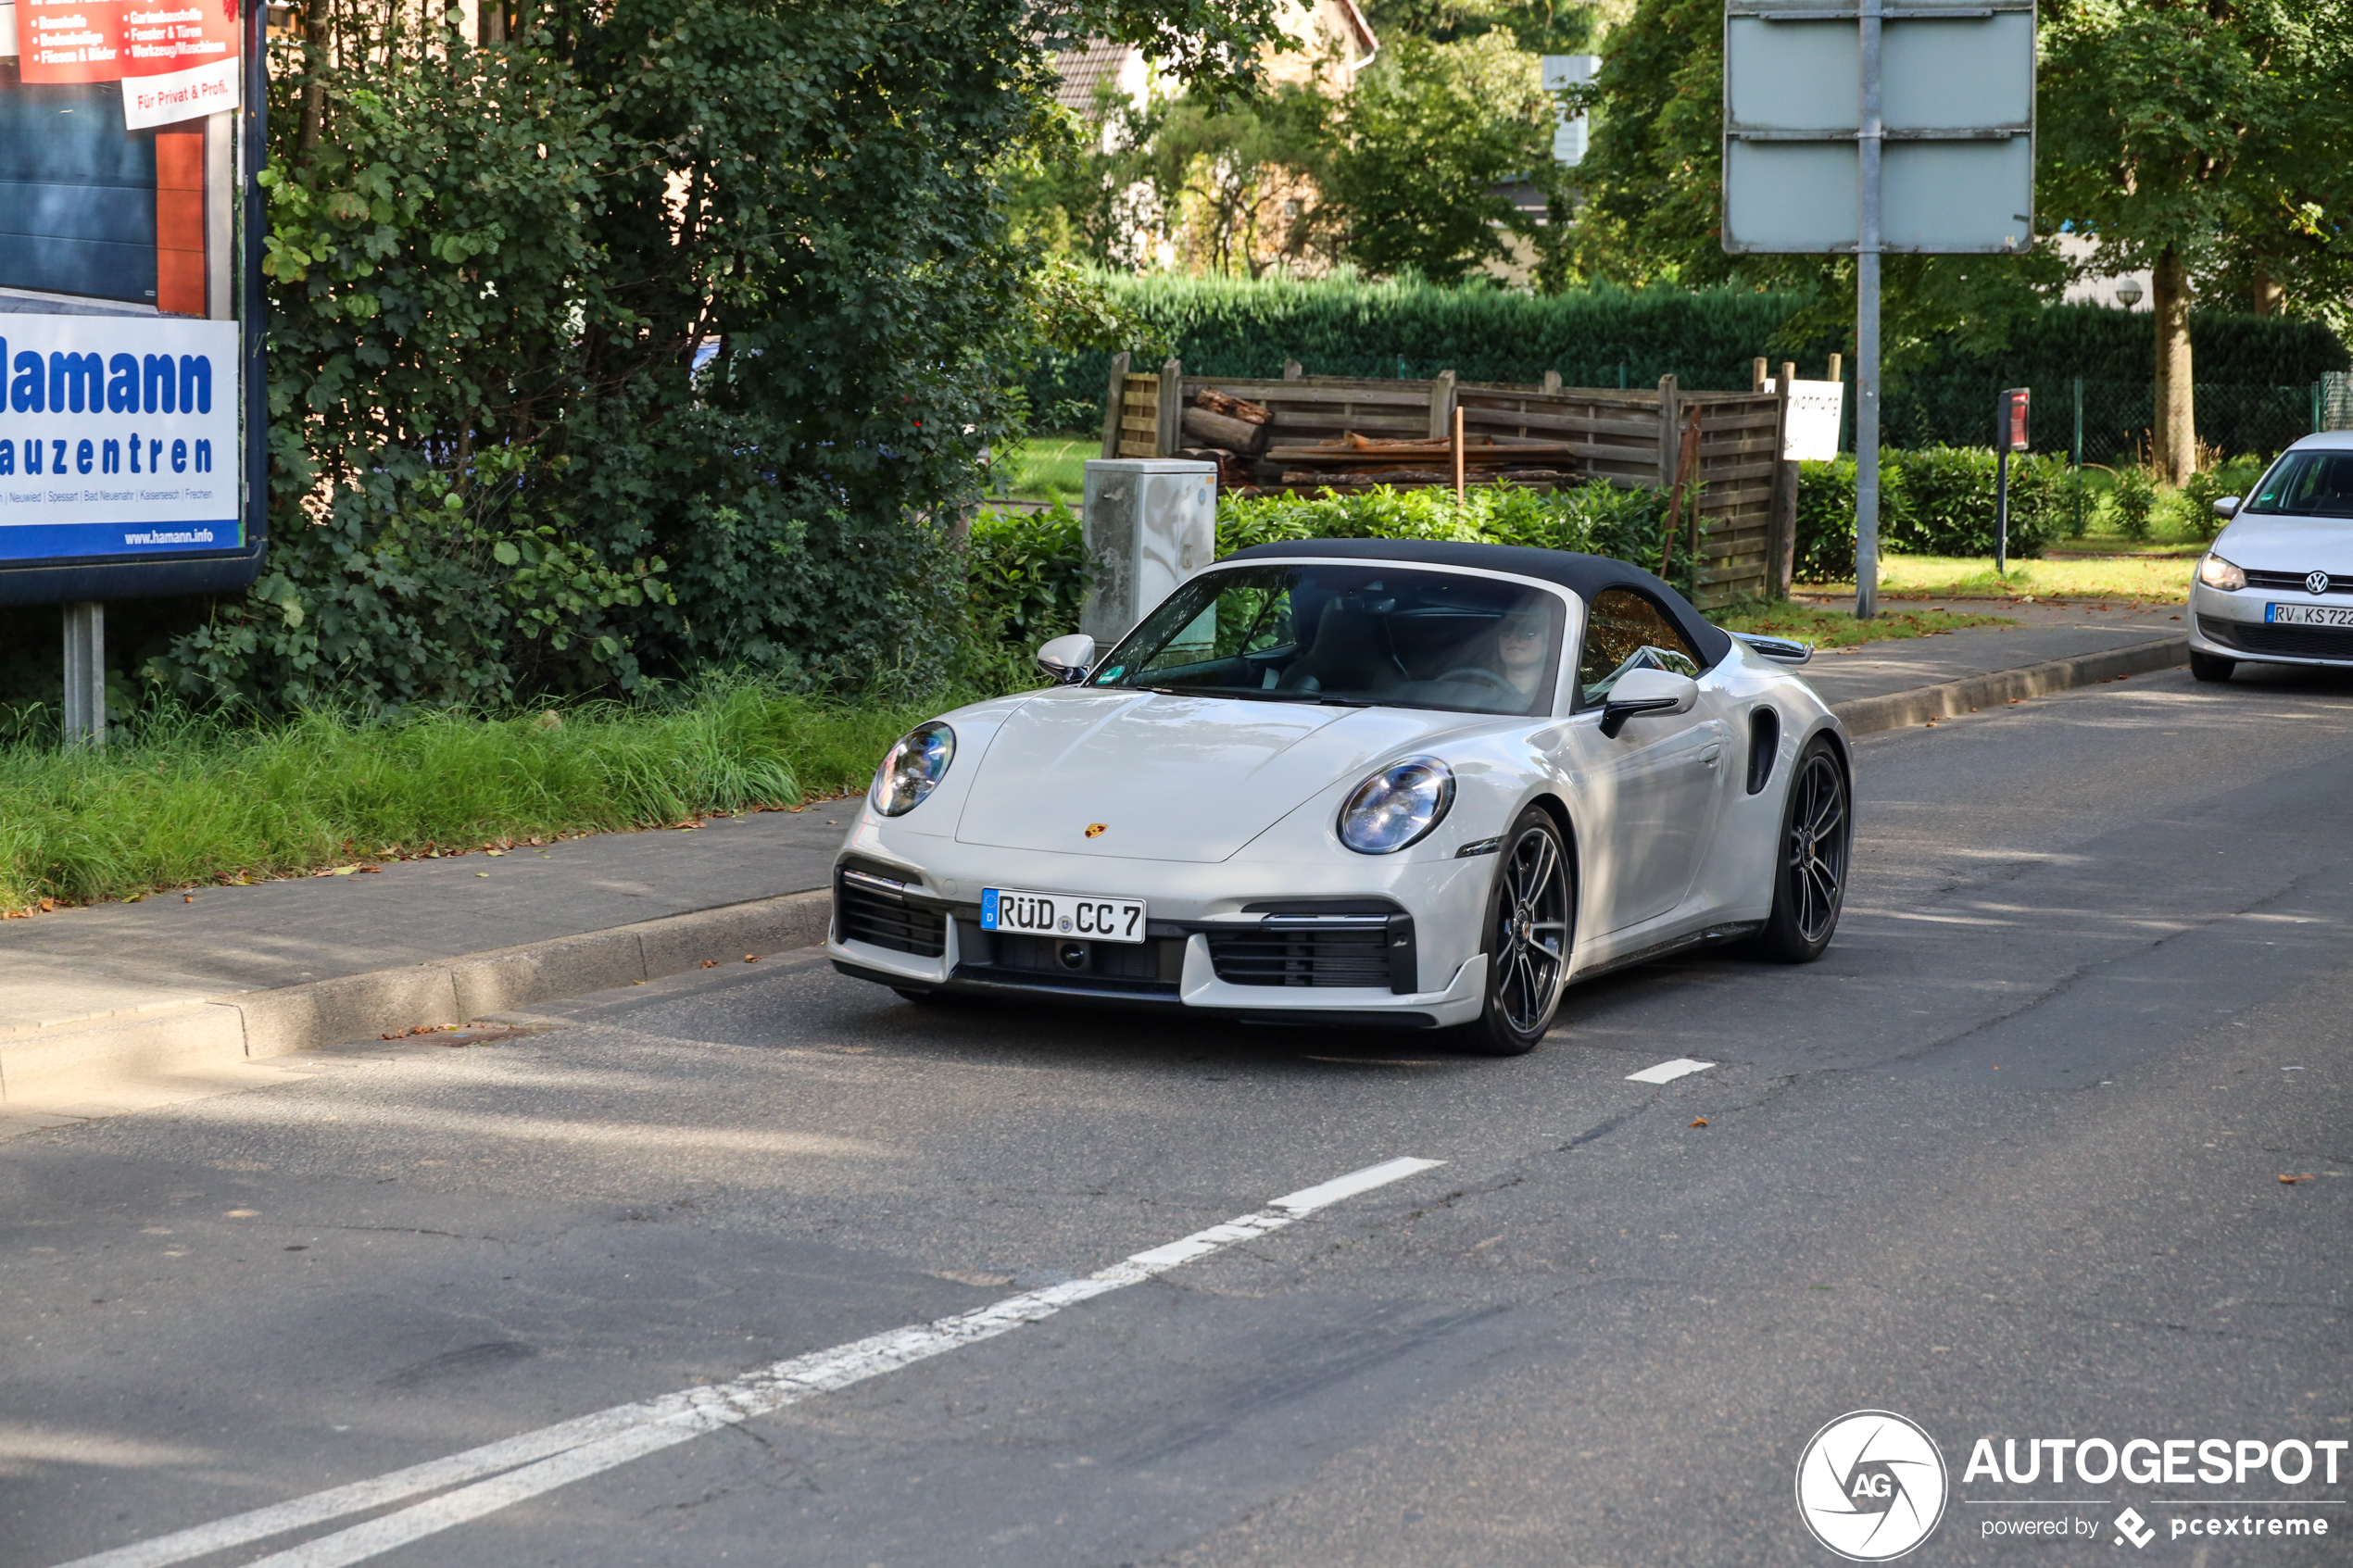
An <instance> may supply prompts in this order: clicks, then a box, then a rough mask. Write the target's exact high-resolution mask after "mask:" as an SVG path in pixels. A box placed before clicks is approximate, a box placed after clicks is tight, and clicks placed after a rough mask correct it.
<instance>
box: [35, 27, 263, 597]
mask: <svg viewBox="0 0 2353 1568" xmlns="http://www.w3.org/2000/svg"><path fill="white" fill-rule="evenodd" d="M260 44H261V33H260V17H259V16H258V14H257V10H256V7H255V6H253V5H252V4H251V3H250V0H191V3H186V4H181V5H178V6H176V7H175V6H157V5H156V4H155V3H154V0H89V3H84V0H0V604H35V603H43V602H55V601H64V600H76V599H107V598H127V597H139V596H147V595H154V594H170V593H196V592H221V591H225V590H230V589H233V588H236V587H240V586H242V585H244V584H245V583H250V582H251V581H252V580H253V578H254V576H255V575H256V573H257V572H258V571H259V569H260V563H261V550H262V534H263V533H264V521H265V519H266V516H267V513H266V508H265V497H264V493H263V485H264V480H265V478H266V474H265V464H266V459H267V452H268V447H267V445H266V443H265V442H264V441H263V439H262V435H263V430H264V424H265V418H266V402H265V400H264V397H263V386H262V370H261V358H260V355H259V352H258V347H259V344H260V341H261V333H262V331H263V307H262V295H261V289H260V277H259V273H258V260H259V256H260V242H261V232H260V231H261V221H262V218H261V207H260V203H259V200H258V186H257V184H256V182H255V175H256V173H257V171H258V169H259V159H260V156H261V131H262V124H261V112H260V111H261V100H262V98H263V96H264V94H263V93H262V92H261V87H262V85H263V84H262V82H261V73H260Z"/></svg>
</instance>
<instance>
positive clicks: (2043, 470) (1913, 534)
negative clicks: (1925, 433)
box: [1794, 446, 2070, 583]
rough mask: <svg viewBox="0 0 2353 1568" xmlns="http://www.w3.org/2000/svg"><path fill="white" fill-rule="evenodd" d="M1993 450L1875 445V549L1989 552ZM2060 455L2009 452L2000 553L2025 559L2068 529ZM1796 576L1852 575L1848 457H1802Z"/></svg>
mask: <svg viewBox="0 0 2353 1568" xmlns="http://www.w3.org/2000/svg"><path fill="white" fill-rule="evenodd" d="M1994 480H1995V474H1994V454H1993V453H1992V452H1990V451H1988V450H1985V449H1984V448H1982V447H1969V446H1926V447H1922V448H1920V449H1919V450H1918V451H1913V452H1898V451H1894V450H1891V449H1888V448H1884V447H1883V448H1881V456H1880V511H1879V516H1880V546H1881V549H1883V550H1885V551H1886V552H1887V553H1888V554H1890V555H1899V556H1991V555H1992V554H1993V553H1994V528H1995V512H1994ZM2069 505H2070V491H2069V489H2068V467H2067V463H2066V461H2065V459H2063V458H2056V457H2042V456H2038V455H2035V454H2032V453H2014V454H2012V455H2011V458H2010V527H2009V553H2010V557H2011V558H2012V559H2014V560H2032V559H2033V558H2035V557H2037V556H2040V555H2041V554H2042V553H2043V551H2044V550H2045V548H2046V547H2048V546H2049V545H2050V542H2051V541H2052V540H2054V539H2057V538H2058V537H2059V536H2061V535H2062V534H2064V533H2066V532H2067V526H2068V521H2069V511H2068V508H2069ZM1794 574H1795V576H1796V579H1797V581H1799V582H1800V583H1840V582H1846V581H1849V580H1851V579H1852V578H1853V577H1854V575H1855V459H1854V458H1838V459H1837V460H1836V461H1834V462H1827V463H1801V464H1799V465H1798V485H1797V548H1796V562H1795V573H1794Z"/></svg>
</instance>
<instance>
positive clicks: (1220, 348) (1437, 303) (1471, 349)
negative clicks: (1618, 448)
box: [1029, 272, 1827, 412]
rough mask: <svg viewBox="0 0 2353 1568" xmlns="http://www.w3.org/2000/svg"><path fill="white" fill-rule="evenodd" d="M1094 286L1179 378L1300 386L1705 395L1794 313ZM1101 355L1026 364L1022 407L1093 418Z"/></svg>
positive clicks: (1381, 285) (1662, 301)
mask: <svg viewBox="0 0 2353 1568" xmlns="http://www.w3.org/2000/svg"><path fill="white" fill-rule="evenodd" d="M1108 284H1109V289H1110V293H1111V297H1112V300H1113V303H1114V307H1116V308H1117V309H1118V310H1120V311H1121V312H1123V313H1124V314H1126V315H1127V316H1129V317H1131V318H1132V319H1134V320H1138V321H1139V322H1142V323H1144V324H1145V325H1147V326H1148V327H1149V328H1150V329H1151V331H1152V332H1155V333H1157V334H1158V335H1159V336H1160V337H1162V338H1163V339H1164V340H1165V341H1166V342H1167V343H1169V344H1170V345H1173V348H1174V352H1175V353H1176V356H1177V357H1178V358H1181V359H1183V360H1184V361H1185V369H1186V370H1187V371H1188V372H1189V373H1190V374H1194V375H1210V376H1235V377H1245V376H1267V377H1271V376H1279V375H1281V374H1282V373H1283V361H1284V360H1286V359H1296V360H1298V361H1299V362H1300V364H1301V366H1302V368H1303V369H1304V370H1306V372H1307V374H1309V375H1311V376H1379V377H1395V378H1399V379H1404V380H1416V379H1420V378H1425V377H1428V376H1434V375H1436V374H1437V373H1438V372H1439V371H1441V370H1453V372H1454V373H1455V374H1456V375H1458V376H1460V377H1462V379H1464V380H1465V381H1482V382H1536V381H1541V380H1543V378H1544V372H1545V371H1546V370H1558V371H1560V373H1561V376H1562V379H1563V380H1565V381H1567V383H1569V384H1570V385H1572V386H1595V385H1604V386H1616V385H1617V384H1618V380H1619V376H1620V373H1621V370H1622V371H1623V374H1624V377H1625V381H1626V383H1627V384H1628V385H1629V386H1649V385H1654V384H1655V383H1657V381H1658V378H1659V377H1660V376H1662V375H1665V374H1667V373H1668V372H1669V371H1672V372H1673V373H1674V374H1675V375H1676V376H1678V377H1680V379H1681V381H1682V383H1683V384H1684V385H1686V386H1692V387H1702V388H1710V389H1715V390H1721V391H1737V390H1740V389H1742V388H1744V387H1746V386H1747V385H1748V383H1749V360H1750V359H1751V358H1754V357H1755V356H1756V355H1759V354H1763V353H1765V352H1767V346H1768V341H1769V340H1770V339H1771V338H1772V337H1773V335H1774V334H1775V333H1776V332H1779V331H1780V327H1781V324H1782V323H1783V322H1784V321H1786V320H1788V319H1789V318H1790V316H1791V315H1792V313H1793V312H1794V311H1795V310H1797V308H1798V307H1800V306H1801V305H1803V304H1804V303H1805V302H1804V300H1803V299H1801V298H1800V297H1798V296H1796V295H1780V294H1755V293H1745V292H1740V291H1735V290H1731V289H1705V290H1689V289H1640V290H1636V289H1621V288H1610V287H1601V288H1594V289H1590V290H1582V291H1579V292H1578V293H1575V294H1565V295H1527V294H1516V293H1513V292H1511V291H1509V290H1504V289H1498V288H1484V287H1476V286H1474V287H1470V288H1459V289H1448V288H1440V287H1437V286H1435V285H1433V284H1428V283H1421V282H1411V281H1405V282H1397V281H1391V282H1364V281H1361V280H1358V279H1354V278H1348V277H1342V278H1333V279H1324V280H1318V281H1315V282H1299V281H1296V280H1291V279H1281V278H1271V279H1262V280H1259V281H1257V282H1252V281H1249V280H1247V279H1239V278H1195V277H1189V276H1186V275H1183V274H1180V273H1168V272H1155V273H1151V274H1148V275H1146V276H1144V277H1140V278H1131V277H1114V278H1111V279H1109V280H1108ZM1824 352H1827V349H1825V350H1824ZM1110 358H1111V356H1110V355H1109V354H1108V353H1088V354H1078V355H1072V356H1067V357H1063V358H1057V359H1055V360H1053V361H1052V362H1051V363H1047V364H1042V365H1040V366H1038V368H1037V369H1036V370H1034V371H1033V373H1032V375H1031V377H1030V380H1029V392H1030V397H1031V403H1032V407H1034V408H1038V409H1039V410H1041V411H1050V410H1052V409H1054V408H1056V407H1057V406H1061V407H1063V408H1067V407H1069V406H1070V405H1073V404H1079V403H1083V404H1086V405H1088V407H1091V408H1095V409H1096V410H1098V411H1099V412H1100V410H1101V407H1102V397H1103V387H1104V383H1105V381H1106V380H1107V378H1108V375H1109V371H1110ZM1811 358H1814V359H1816V360H1818V359H1820V358H1821V355H1820V354H1815V355H1813V356H1812V357H1811ZM1138 368H1139V369H1143V368H1144V367H1141V366H1139V367H1138ZM1815 373H1816V374H1819V373H1820V369H1819V366H1818V365H1817V366H1816V368H1815Z"/></svg>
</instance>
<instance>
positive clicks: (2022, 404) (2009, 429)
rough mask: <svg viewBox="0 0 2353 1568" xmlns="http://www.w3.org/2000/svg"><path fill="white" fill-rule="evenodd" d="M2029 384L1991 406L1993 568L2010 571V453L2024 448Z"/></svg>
mask: <svg viewBox="0 0 2353 1568" xmlns="http://www.w3.org/2000/svg"><path fill="white" fill-rule="evenodd" d="M2032 396H2033V392H2032V389H2031V388H2028V387H2023V386H2014V387H2011V388H2010V389H2009V390H2008V391H2007V392H2005V393H2003V394H2002V395H2001V397H2000V399H1999V400H1998V401H1997V402H1996V403H1995V405H1994V575H1995V576H1997V577H2007V576H2008V575H2009V573H2010V454H2011V453H2013V452H2023V451H2025V450H2026V405H2027V401H2028V399H2030V398H2031V397H2032Z"/></svg>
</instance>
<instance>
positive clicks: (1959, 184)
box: [1880, 136, 2034, 253]
mask: <svg viewBox="0 0 2353 1568" xmlns="http://www.w3.org/2000/svg"><path fill="white" fill-rule="evenodd" d="M2033 202H2034V147H2033V144H2032V143H2030V142H2029V141H2028V140H2027V139H2026V138H2025V137H2023V136H2012V137H2010V138H2009V139H2008V140H2007V141H2002V142H1890V143H1888V144H1886V150H1885V151H1883V152H1882V153H1881V155H1880V242H1881V245H1884V246H1885V247H1886V248H1887V249H1889V250H1896V251H1904V250H1917V251H1930V252H1945V253H1951V252H1965V251H2007V250H2023V249H2025V248H2026V247H2027V246H2028V245H2031V244H2032V241H2033V237H2034V223H2033V212H2034V207H2033Z"/></svg>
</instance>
